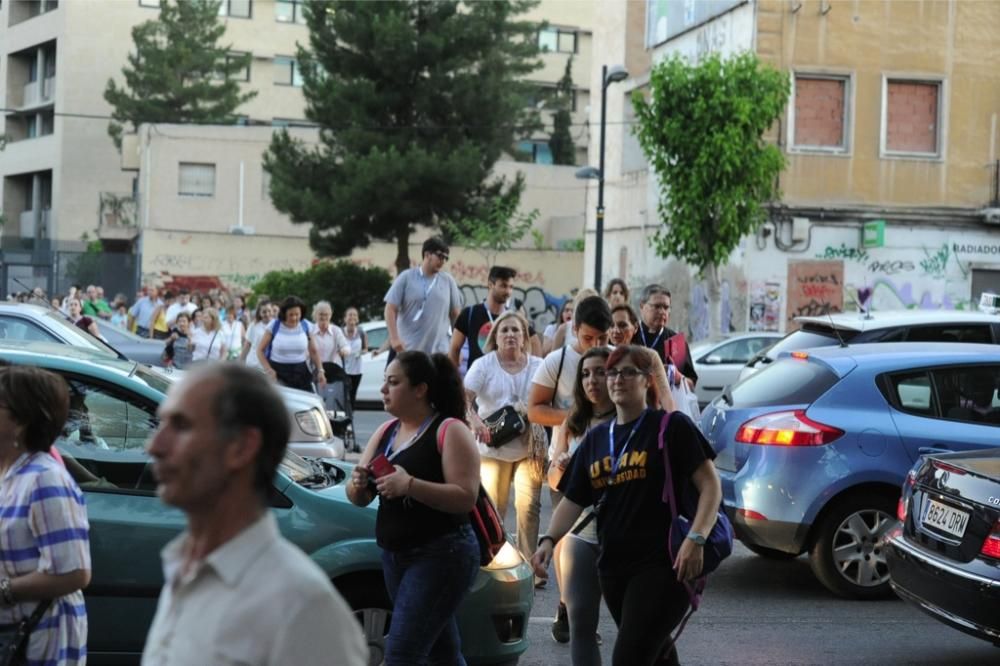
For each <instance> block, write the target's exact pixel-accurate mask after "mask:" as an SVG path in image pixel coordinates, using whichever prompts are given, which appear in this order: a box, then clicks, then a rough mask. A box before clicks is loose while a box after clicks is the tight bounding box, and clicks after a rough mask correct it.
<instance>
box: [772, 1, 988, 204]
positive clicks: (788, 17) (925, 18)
mask: <svg viewBox="0 0 1000 666" xmlns="http://www.w3.org/2000/svg"><path fill="white" fill-rule="evenodd" d="M796 7H798V9H797V10H795V8H796ZM825 9H826V10H827V11H825V13H824V10H825ZM793 10H794V11H793ZM757 11H758V16H757V31H758V32H757V51H758V53H759V54H760V55H761V56H762V58H764V59H766V60H770V61H771V62H772V63H773V64H775V65H776V66H778V67H780V68H781V69H783V70H785V71H800V72H810V73H823V72H828V73H836V74H852V75H853V77H854V79H853V86H854V90H853V110H852V112H851V114H850V116H849V118H850V120H849V123H850V125H849V134H848V137H849V146H850V149H849V151H848V152H847V153H846V154H844V155H827V154H815V153H794V152H792V153H789V154H788V155H787V157H788V167H787V169H786V171H785V172H784V173H783V174H782V176H781V188H782V193H783V197H782V198H783V199H784V200H785V201H786V202H787V203H790V204H806V203H810V202H817V203H823V204H838V203H841V204H856V205H872V204H881V205H899V206H915V207H921V206H928V207H945V206H948V207H951V206H954V207H971V208H979V207H983V206H985V205H987V203H988V201H989V198H990V193H991V192H990V189H991V177H992V176H991V170H990V167H991V165H992V163H993V162H994V160H996V159H997V143H998V141H997V139H998V136H1000V135H998V128H997V115H998V111H1000V66H998V64H997V63H998V62H1000V39H997V37H996V30H997V27H998V26H1000V2H994V1H982V2H980V1H975V0H950V1H944V0H888V1H881V2H879V1H875V0H842V1H837V0H834V1H832V2H831V1H829V0H826V1H821V0H801V1H800V0H795V1H794V2H785V1H778V0H763V1H762V2H760V3H759V5H758V8H757ZM885 75H902V76H905V77H910V76H914V75H926V76H928V77H933V78H937V77H941V78H942V79H943V81H944V86H945V87H944V95H943V100H942V102H943V103H942V104H941V106H940V107H939V124H938V126H939V128H940V131H942V132H944V138H943V144H942V154H941V156H940V157H937V158H931V157H928V158H909V157H884V156H880V149H879V146H880V141H879V139H880V131H881V117H882V104H883V77H884V76H885ZM792 105H794V99H790V100H789V107H790V108H791V107H792ZM788 121H789V117H788V116H787V115H786V116H785V118H784V119H783V121H782V122H783V124H786V123H788ZM781 134H782V139H781V140H782V142H785V141H786V140H787V139H786V137H787V130H786V128H785V127H783V128H782V129H781Z"/></svg>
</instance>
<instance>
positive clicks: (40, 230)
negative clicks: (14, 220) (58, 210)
mask: <svg viewBox="0 0 1000 666" xmlns="http://www.w3.org/2000/svg"><path fill="white" fill-rule="evenodd" d="M19 221H20V228H19V229H18V231H20V236H21V238H22V239H29V238H30V239H39V240H40V239H45V238H48V237H49V229H50V228H51V227H50V224H51V222H52V210H51V209H48V208H44V209H42V210H41V211H36V210H34V209H31V210H26V211H23V212H22V213H21V216H20V220H19Z"/></svg>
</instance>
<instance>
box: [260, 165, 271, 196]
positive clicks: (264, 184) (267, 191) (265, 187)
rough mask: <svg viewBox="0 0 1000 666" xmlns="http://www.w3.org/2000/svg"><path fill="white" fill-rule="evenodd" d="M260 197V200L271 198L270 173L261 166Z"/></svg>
mask: <svg viewBox="0 0 1000 666" xmlns="http://www.w3.org/2000/svg"><path fill="white" fill-rule="evenodd" d="M260 199H261V201H270V200H271V174H270V173H268V171H267V169H264V168H263V167H262V168H261V171H260Z"/></svg>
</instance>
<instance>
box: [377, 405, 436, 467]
mask: <svg viewBox="0 0 1000 666" xmlns="http://www.w3.org/2000/svg"><path fill="white" fill-rule="evenodd" d="M435 416H437V414H431V415H430V416H428V417H427V420H426V421H424V422H423V423H422V424H420V430H418V431H417V432H416V434H415V435H413V437H411V438H410V439H408V440H406V443H405V444H403V446H402V447H400V450H399V451H397V452H396V453H397V454H398V453H401V452H402V451H404V450H405V449H406V447H407V446H409V445H410V444H412V443H413V442H415V441H416V440H418V439H420V438H421V437H422V436H423V434H424V433H425V432H426V431H427V426H429V425H430V424H431V421H433V420H434V417H435ZM402 427H403V422H402V421H400V422H399V423H397V424H396V427H395V428H393V429H392V434H391V435H389V442H388V443H387V444H386V445H385V457H386V458H390V459H391V458H392V445H393V444H395V443H396V435H397V434H399V429H400V428H402Z"/></svg>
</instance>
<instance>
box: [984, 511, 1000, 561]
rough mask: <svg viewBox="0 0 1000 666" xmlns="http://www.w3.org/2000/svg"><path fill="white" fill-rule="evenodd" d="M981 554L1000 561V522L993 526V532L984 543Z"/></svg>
mask: <svg viewBox="0 0 1000 666" xmlns="http://www.w3.org/2000/svg"><path fill="white" fill-rule="evenodd" d="M979 552H980V553H981V554H983V555H985V556H986V557H992V558H993V559H995V560H1000V520H998V521H997V522H996V524H995V525H993V531H992V532H990V535H989V536H988V537H986V541H984V542H983V547H982V548H981V549H980V551H979Z"/></svg>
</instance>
